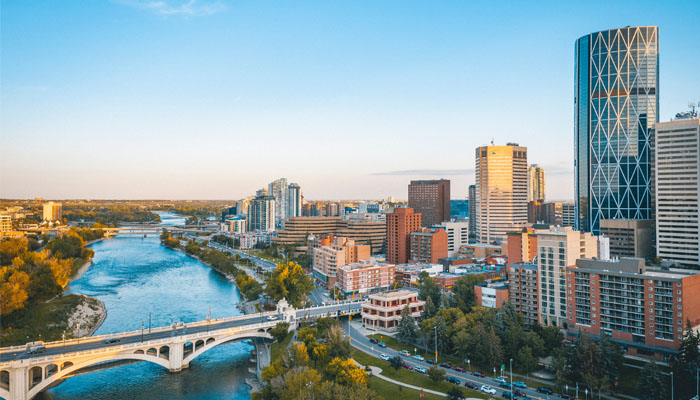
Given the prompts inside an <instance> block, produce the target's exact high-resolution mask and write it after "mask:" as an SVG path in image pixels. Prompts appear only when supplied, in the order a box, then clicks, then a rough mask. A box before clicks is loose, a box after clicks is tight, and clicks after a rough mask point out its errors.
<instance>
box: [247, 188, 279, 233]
mask: <svg viewBox="0 0 700 400" xmlns="http://www.w3.org/2000/svg"><path fill="white" fill-rule="evenodd" d="M264 193H265V191H264V190H258V195H257V196H256V197H255V198H254V199H253V200H252V201H251V202H250V206H248V230H249V231H251V232H254V231H262V232H268V231H274V230H275V227H276V224H275V209H276V208H277V207H276V204H275V198H274V197H272V196H265V195H264Z"/></svg>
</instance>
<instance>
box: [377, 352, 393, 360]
mask: <svg viewBox="0 0 700 400" xmlns="http://www.w3.org/2000/svg"><path fill="white" fill-rule="evenodd" d="M379 358H381V359H382V360H384V361H389V360H391V357H389V356H388V355H386V354H384V353H382V354H380V355H379Z"/></svg>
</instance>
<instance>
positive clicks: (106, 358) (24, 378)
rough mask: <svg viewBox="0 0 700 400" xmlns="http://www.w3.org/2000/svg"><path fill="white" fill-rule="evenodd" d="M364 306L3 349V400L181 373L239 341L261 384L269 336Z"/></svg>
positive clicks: (281, 311)
mask: <svg viewBox="0 0 700 400" xmlns="http://www.w3.org/2000/svg"><path fill="white" fill-rule="evenodd" d="M361 305H362V301H349V302H344V303H339V304H334V305H329V306H318V307H310V308H303V309H295V308H293V307H290V306H289V305H288V304H287V302H286V301H285V300H282V301H280V302H279V303H278V304H277V309H276V310H275V311H271V312H263V313H257V314H249V315H241V316H235V317H230V318H222V319H207V320H204V321H197V322H191V323H187V324H173V325H171V326H164V327H158V328H153V329H146V330H138V331H131V332H122V333H115V334H108V335H100V336H91V337H86V338H77V339H71V340H66V341H56V342H50V343H45V344H44V346H45V348H46V350H45V351H44V352H42V353H38V354H30V353H29V352H28V351H27V346H13V347H4V348H0V397H1V398H4V399H6V400H29V399H32V398H33V397H34V396H36V395H37V394H39V393H41V392H42V391H44V390H46V389H48V388H51V387H53V386H55V385H56V384H58V383H60V382H61V381H62V380H64V379H67V378H69V377H71V376H75V375H79V374H82V373H89V372H92V371H96V370H99V369H104V368H112V367H116V366H119V365H123V364H124V363H126V362H140V361H148V362H152V363H154V364H158V365H160V366H162V367H163V368H166V369H168V370H169V371H170V372H178V371H181V370H182V369H184V368H188V367H189V365H190V363H191V362H192V361H193V360H194V359H196V358H197V357H198V356H200V355H201V354H203V353H205V352H207V351H209V350H211V349H212V348H214V347H216V346H218V345H220V344H224V343H229V342H232V341H239V340H252V341H253V344H254V345H255V348H256V355H258V357H257V366H256V371H255V372H256V374H257V375H258V378H259V377H260V374H261V372H262V369H263V368H264V367H265V366H267V365H268V364H269V362H270V343H271V341H272V336H271V335H270V333H269V332H270V330H271V329H272V328H274V327H275V326H277V324H279V323H280V322H288V323H289V324H290V328H291V329H296V326H297V323H298V322H301V321H303V320H306V319H315V318H320V317H338V316H343V315H353V314H359V313H360V312H361V308H362V306H361Z"/></svg>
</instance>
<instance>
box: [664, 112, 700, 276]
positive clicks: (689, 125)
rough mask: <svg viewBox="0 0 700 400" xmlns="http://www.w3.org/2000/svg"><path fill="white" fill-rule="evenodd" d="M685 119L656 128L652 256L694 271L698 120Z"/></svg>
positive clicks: (699, 247) (697, 255)
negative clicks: (654, 224)
mask: <svg viewBox="0 0 700 400" xmlns="http://www.w3.org/2000/svg"><path fill="white" fill-rule="evenodd" d="M688 116H689V117H690V118H687V117H686V118H683V116H682V115H681V114H679V115H678V116H677V117H679V118H677V119H676V120H673V121H670V122H661V123H657V124H656V145H655V146H656V148H655V158H656V162H655V164H656V190H655V192H656V255H657V256H658V257H661V258H663V259H666V260H673V261H676V262H678V263H680V264H683V265H687V266H694V267H697V266H698V265H700V242H699V238H698V236H699V235H698V233H699V231H700V225H699V224H700V220H699V219H698V202H699V201H700V198H698V192H699V191H700V186H699V185H698V174H700V119H698V115H697V114H690V115H688Z"/></svg>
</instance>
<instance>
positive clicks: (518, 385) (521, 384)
mask: <svg viewBox="0 0 700 400" xmlns="http://www.w3.org/2000/svg"><path fill="white" fill-rule="evenodd" d="M513 386H514V387H516V388H520V389H527V383H525V382H513Z"/></svg>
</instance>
